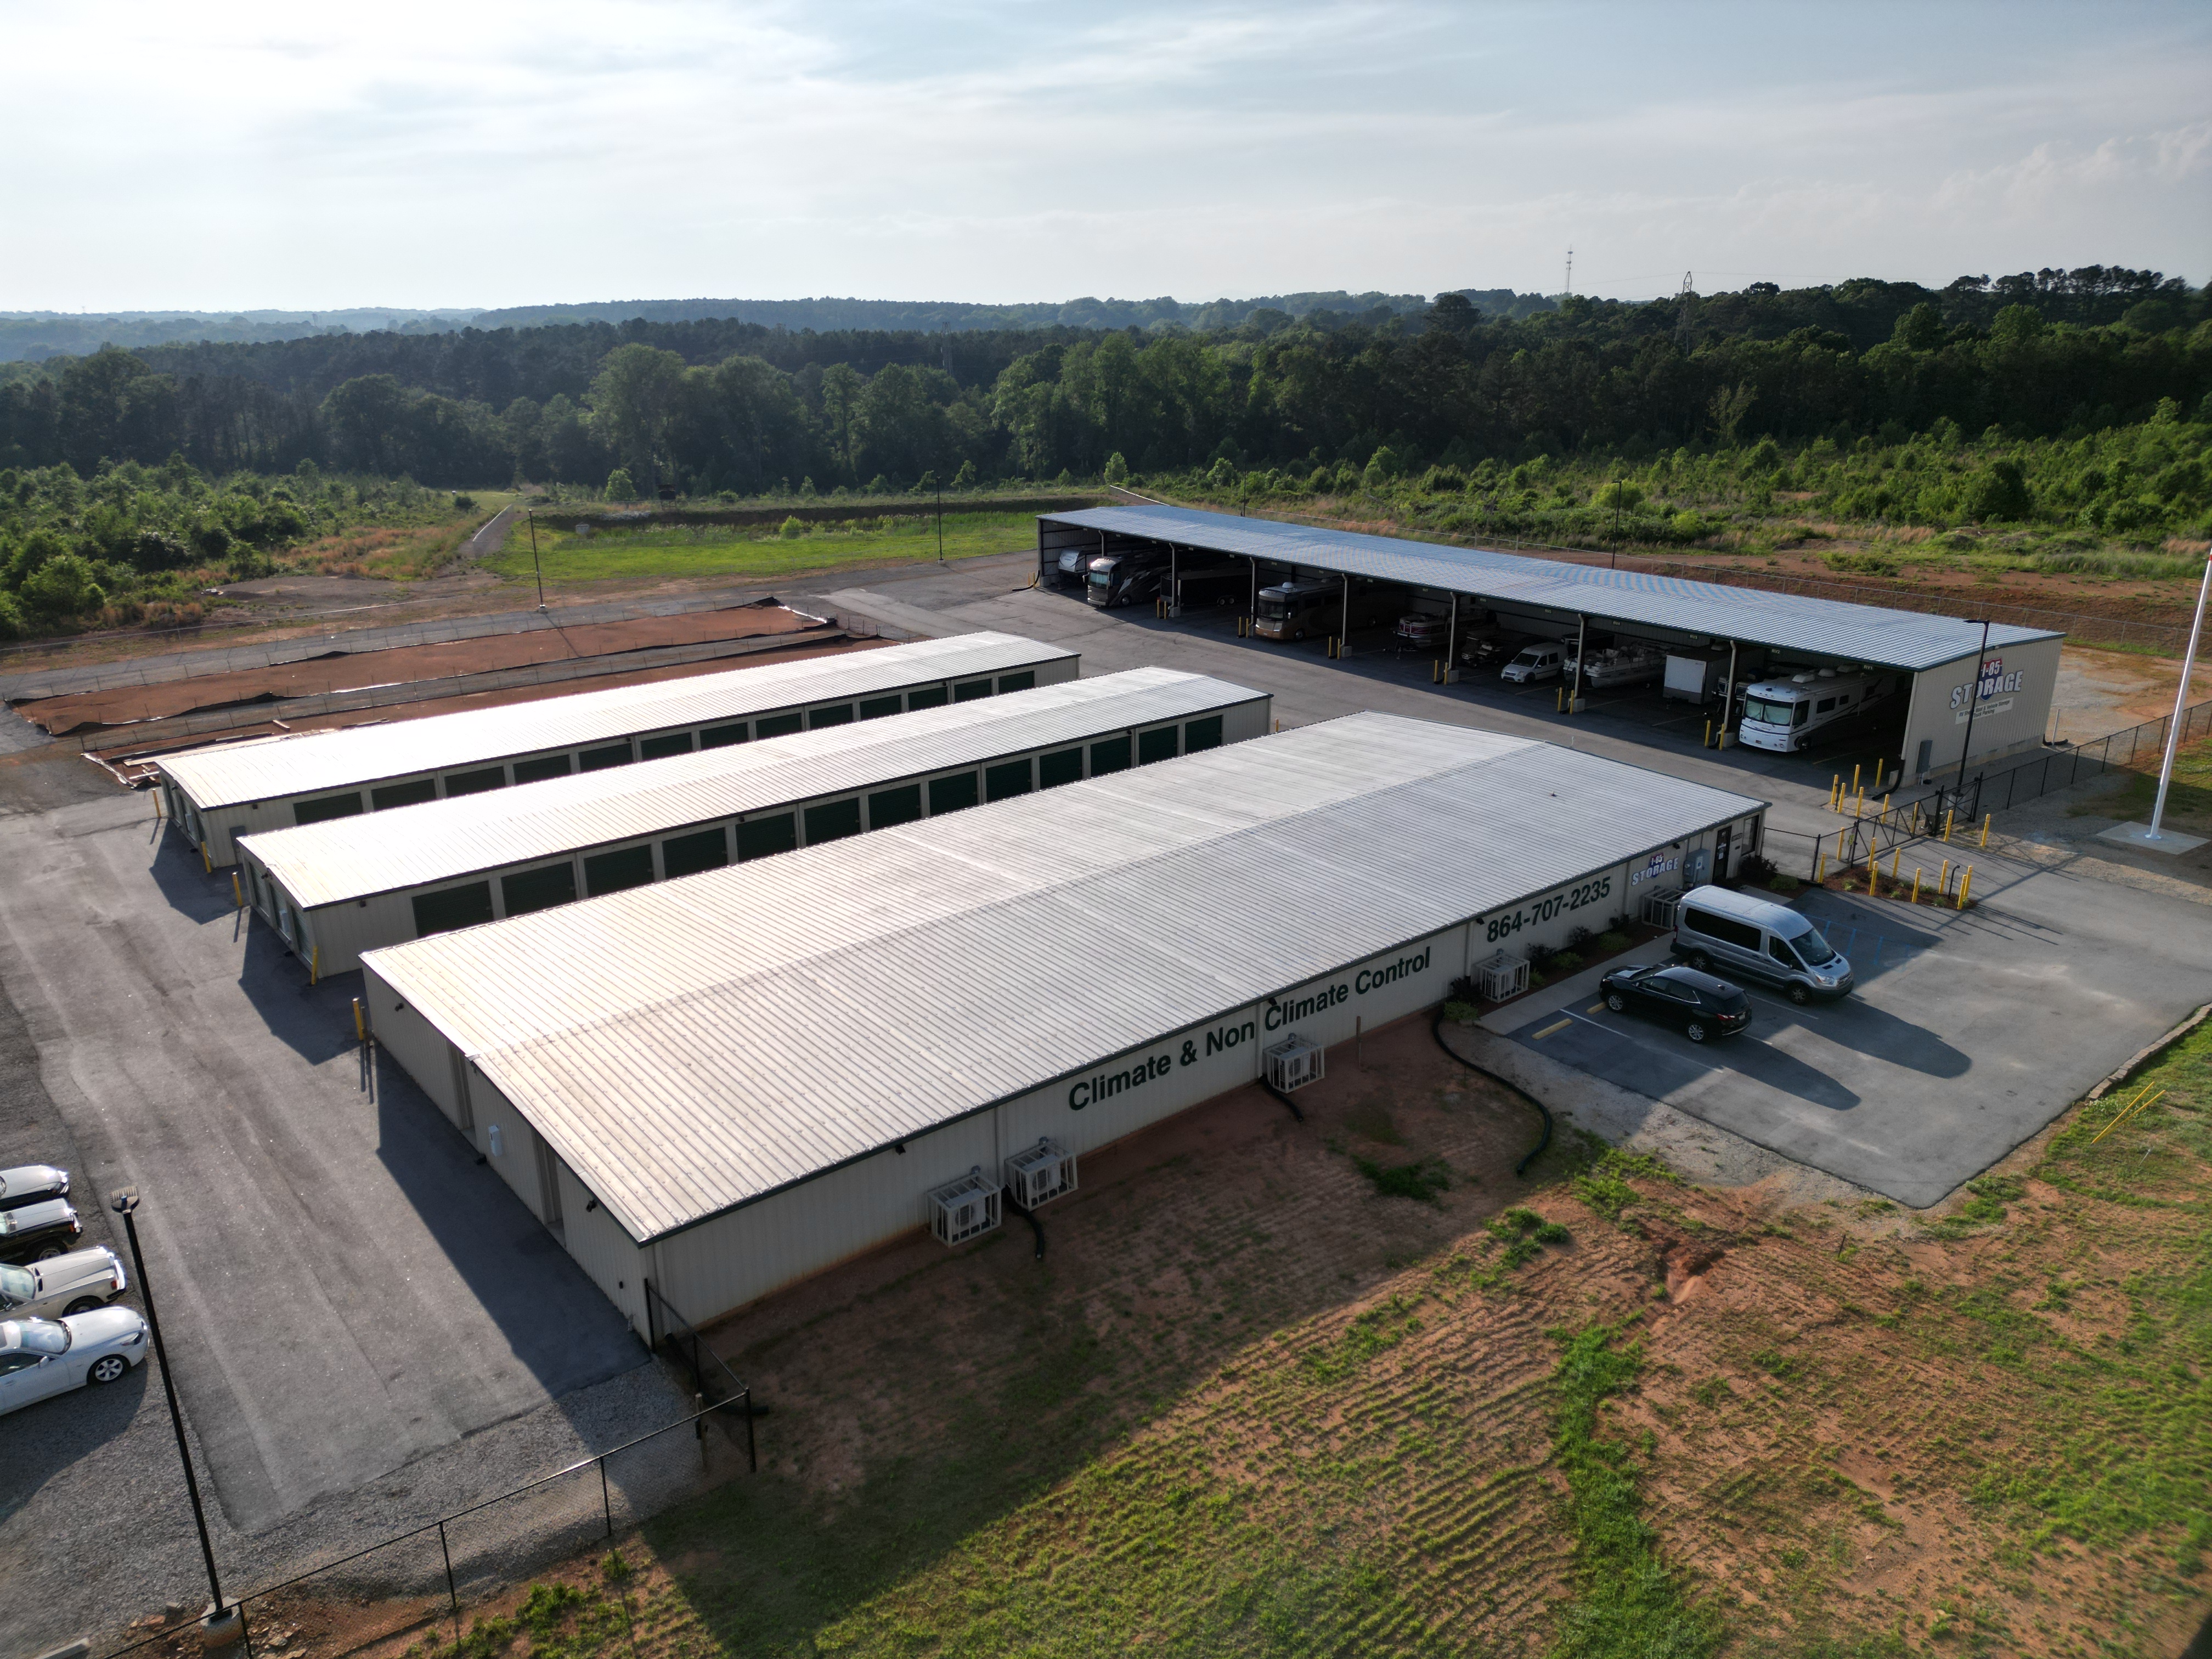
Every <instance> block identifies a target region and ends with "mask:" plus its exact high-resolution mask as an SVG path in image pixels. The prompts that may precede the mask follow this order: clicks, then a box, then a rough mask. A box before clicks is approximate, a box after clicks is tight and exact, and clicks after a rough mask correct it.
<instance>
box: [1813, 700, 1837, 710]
mask: <svg viewBox="0 0 2212 1659" xmlns="http://www.w3.org/2000/svg"><path fill="white" fill-rule="evenodd" d="M1835 706H1836V700H1835V699H1834V698H1833V697H1823V698H1821V699H1820V702H1816V703H1814V705H1813V712H1814V714H1826V713H1827V712H1828V711H1829V710H1830V709H1831V708H1834V707H1835Z"/></svg>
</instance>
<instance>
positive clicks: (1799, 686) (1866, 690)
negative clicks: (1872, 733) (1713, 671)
mask: <svg viewBox="0 0 2212 1659" xmlns="http://www.w3.org/2000/svg"><path fill="white" fill-rule="evenodd" d="M1897 690H1898V677H1897V676H1896V675H1894V674H1875V673H1869V672H1868V671H1866V670H1864V669H1861V668H1843V669H1838V668H1822V669H1819V670H1808V671H1806V672H1804V673H1802V674H1793V675H1791V676H1790V678H1788V679H1786V680H1762V681H1761V682H1759V684H1756V685H1753V686H1752V687H1751V688H1750V689H1749V690H1748V691H1747V692H1746V694H1745V696H1744V701H1743V724H1742V726H1741V727H1740V728H1739V729H1738V733H1737V735H1738V737H1739V738H1741V741H1742V743H1743V744H1744V746H1745V747H1747V748H1749V749H1771V750H1780V751H1782V752H1783V753H1785V754H1786V753H1788V752H1789V751H1790V750H1794V749H1805V748H1809V747H1810V746H1811V745H1812V744H1813V742H1814V739H1815V738H1817V737H1818V736H1819V735H1820V733H1821V732H1829V733H1830V735H1833V728H1835V727H1836V726H1840V725H1841V724H1842V723H1843V722H1844V721H1845V720H1857V718H1858V717H1859V716H1860V715H1862V714H1865V713H1866V712H1867V711H1868V710H1869V709H1870V708H1875V707H1876V706H1878V705H1879V704H1881V703H1883V702H1887V701H1888V700H1889V699H1890V698H1891V697H1893V696H1896V695H1897Z"/></svg>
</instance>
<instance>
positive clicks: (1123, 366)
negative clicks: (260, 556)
mask: <svg viewBox="0 0 2212 1659" xmlns="http://www.w3.org/2000/svg"><path fill="white" fill-rule="evenodd" d="M2207 319H2208V300H2207V295H2206V293H2205V292H2204V291H2203V290H2197V289H2191V288H2190V287H2189V286H2188V285H2187V284H2185V283H2181V282H2179V280H2174V279H2168V278H2166V277H2164V276H2160V274H2159V273H2156V272H2148V271H2131V270H2122V269H2119V268H2110V267H2096V266H2092V267H2085V268H2083V269H2081V270H2076V271H2072V272H2061V271H2055V270H2051V271H2044V272H2039V273H2022V274H2021V275H2020V276H2008V277H2003V278H1999V279H1997V280H1996V281H1995V282H1992V281H1990V280H1989V279H1987V278H1980V277H1962V278H1960V280H1959V281H1958V282H1956V283H1952V284H1950V285H1949V286H1948V287H1947V288H1945V289H1940V290H1935V289H1926V288H1923V287H1920V286H1919V285H1917V284H1912V283H1883V282H1878V281H1874V280H1871V279H1869V280H1866V281H1862V282H1856V283H1842V284H1838V285H1835V286H1832V287H1821V288H1816V289H1792V290H1787V291H1784V290H1783V289H1778V288H1777V287H1775V286H1774V285H1772V284H1766V283H1755V284H1753V285H1752V286H1750V287H1749V288H1747V289H1742V290H1741V291H1737V292H1732V293H1726V294H1717V295H1690V296H1687V297H1686V298H1683V299H1680V300H1672V299H1670V300H1666V301H1656V302H1652V303H1647V304H1631V303H1626V302H1618V301H1591V300H1586V299H1582V298H1579V297H1570V298H1568V299H1566V300H1565V301H1562V302H1561V303H1560V304H1559V306H1558V307H1556V308H1555V309H1553V310H1551V311H1548V312H1545V313H1540V314H1536V315H1531V316H1522V317H1518V318H1515V317H1510V316H1503V315H1496V314H1492V313H1486V312H1485V311H1484V310H1483V309H1482V308H1481V307H1479V306H1477V305H1475V304H1474V302H1473V301H1470V300H1468V298H1467V297H1466V296H1465V295H1443V296H1442V297H1441V298H1440V299H1439V300H1438V301H1436V302H1435V303H1434V304H1432V305H1431V306H1430V307H1427V308H1426V310H1425V311H1423V312H1421V313H1418V314H1413V315H1399V314H1392V315H1389V316H1387V317H1383V318H1381V319H1374V320H1361V321H1349V322H1345V323H1342V324H1341V325H1337V324H1335V323H1334V322H1333V321H1331V320H1330V319H1323V320H1322V321H1321V322H1316V320H1315V318H1314V316H1313V315H1311V314H1310V315H1309V316H1308V317H1306V318H1304V319H1299V318H1293V317H1291V316H1289V315H1288V314H1287V313H1281V312H1279V311H1275V312H1271V311H1267V310H1265V309H1262V310H1261V311H1256V312H1255V313H1251V314H1249V316H1248V317H1247V319H1246V320H1245V321H1243V323H1241V324H1240V325H1237V327H1235V328H1233V329H1226V330H1220V331H1212V332H1200V331H1192V330H1188V329H1184V328H1181V327H1169V328H1163V329H1157V330H1118V331H1080V330H1074V329H1068V328H1062V327H1055V328H1052V329H1044V330H1008V329H1002V330H992V331H980V330H979V331H966V332H961V333H939V334H927V333H922V332H918V331H915V332H905V333H898V332H868V331H854V332H849V333H835V334H815V333H811V332H805V331H800V332H797V333H794V332H792V331H785V330H776V329H769V328H765V327H763V326H761V325H756V324H747V323H738V322H732V321H728V320H709V319H695V320H690V321H684V322H673V323H652V322H647V321H642V320H638V321H632V322H629V323H625V324H623V325H605V324H583V325H561V326H557V327H550V328H538V329H518V330H501V331H462V332H460V333H458V334H443V335H415V336H406V335H397V334H389V335H366V336H355V337H319V338H315V339H304V340H292V341H286V342H282V343H275V344H265V345H227V344H221V343H216V344H207V345H193V346H169V347H161V348H154V349H145V350H139V351H124V350H119V349H111V350H103V351H100V352H98V353H95V354H94V355H92V356H88V357H82V358H75V359H69V360H64V361H63V362H58V363H57V364H52V365H46V366H42V367H41V368H40V369H38V370H36V371H33V370H31V369H30V368H28V366H22V365H18V366H15V373H14V374H13V375H12V377H11V378H10V379H9V380H8V381H7V383H6V384H4V385H0V465H7V466H13V467H16V468H19V469H20V468H26V467H44V466H51V465H55V464H57V463H66V464H68V465H70V466H71V467H72V468H74V469H75V470H76V471H77V472H78V473H79V474H81V475H89V474H91V473H93V472H94V471H97V470H98V468H99V467H100V465H101V463H102V462H103V461H113V462H120V461H125V460H132V461H137V462H139V463H141V464H143V465H164V464H166V463H167V461H168V459H169V458H170V457H171V456H176V457H178V458H179V459H181V460H182V461H183V462H184V463H185V464H186V465H191V466H192V467H194V468H197V469H198V470H199V471H204V472H209V473H214V474H223V473H228V472H232V471H256V472H263V473H271V472H280V471H281V472H289V471H293V470H295V468H296V467H297V466H298V465H300V464H301V462H303V461H305V462H311V463H313V464H314V465H317V466H319V467H321V468H324V469H325V470H327V471H339V472H349V473H362V474H369V475H376V476H382V477H408V478H410V479H413V480H415V481H416V482H418V483H425V484H435V485H442V486H447V487H459V486H467V485H470V484H475V483H494V482H501V481H505V480H507V479H508V478H511V477H526V478H528V479H531V480H532V481H536V482H541V483H564V484H570V485H575V486H580V487H582V488H586V489H598V488H602V487H604V485H605V482H606V480H607V479H608V478H609V477H610V475H611V474H612V473H613V472H614V471H616V470H617V469H620V470H622V471H624V472H625V473H627V474H628V476H629V478H630V479H631V480H632V481H633V485H634V487H635V488H637V489H641V490H642V491H651V490H653V489H659V488H660V487H663V486H665V487H667V488H671V489H675V490H678V491H679V492H681V493H684V494H686V495H714V494H734V495H757V494H762V493H768V492H775V491H781V490H792V489H804V488H811V489H814V490H816V491H817V492H819V493H823V494H827V493H829V492H831V491H834V490H836V489H848V490H849V489H867V488H869V487H870V486H872V485H873V486H879V487H886V488H888V487H897V488H905V487H908V486H910V485H911V484H912V483H913V482H914V481H915V479H917V478H919V477H922V476H923V475H925V474H927V475H929V476H931V477H934V478H937V479H942V480H951V479H954V478H959V477H966V478H971V479H975V480H979V481H989V480H995V479H1001V478H1009V477H1028V478H1036V479H1051V478H1054V477H1058V476H1060V474H1062V473H1066V474H1067V475H1070V476H1071V477H1100V476H1103V474H1104V472H1105V471H1106V470H1107V468H1108V466H1109V462H1111V461H1112V460H1113V458H1115V457H1116V456H1119V457H1120V458H1121V461H1120V465H1121V467H1122V468H1124V469H1125V470H1127V471H1134V472H1136V473H1139V474H1154V473H1163V472H1170V471H1182V470H1185V469H1189V468H1193V467H1199V468H1203V467H1206V466H1210V465H1212V464H1213V463H1215V462H1217V461H1225V462H1228V463H1230V464H1231V465H1233V466H1236V467H1239V468H1244V469H1250V468H1254V467H1295V468H1297V469H1299V470H1300V471H1302V472H1303V471H1310V470H1311V469H1312V468H1315V467H1320V466H1334V465H1338V464H1340V463H1348V464H1352V465H1355V466H1357V467H1364V465H1367V463H1368V462H1369V461H1370V460H1371V459H1372V458H1373V457H1374V456H1375V454H1376V452H1377V451H1382V450H1388V451H1389V452H1390V453H1391V454H1392V455H1393V456H1394V457H1395V458H1397V460H1398V463H1399V464H1400V465H1402V466H1404V467H1406V468H1408V469H1410V470H1411V471H1414V472H1419V471H1421V470H1422V469H1423V468H1425V467H1426V466H1429V465H1443V466H1449V467H1456V468H1461V469H1465V468H1467V467H1470V466H1472V465H1475V464H1476V463H1478V462H1480V461H1483V460H1486V459H1494V460H1498V461H1502V462H1507V463H1513V462H1518V461H1522V460H1526V459H1530V458H1532V457H1534V456H1536V455H1540V454H1552V455H1572V454H1576V453H1587V452H1592V451H1599V450H1602V451H1605V452H1607V453H1621V454H1624V455H1626V456H1629V457H1631V458H1636V457H1638V456H1641V455H1649V454H1653V453H1661V452H1668V451H1672V450H1674V449H1675V448H1678V447H1685V446H1689V447H1697V446H1721V447H1730V446H1737V445H1741V444H1747V443H1750V442H1753V441H1756V440H1758V439H1759V438H1761V437H1771V438H1773V439H1775V440H1777V441H1781V442H1784V443H1797V444H1802V443H1806V442H1810V441H1813V440H1814V439H1816V438H1821V437H1826V438H1828V439H1830V440H1831V441H1837V442H1842V443H1848V442H1850V441H1854V440H1856V439H1857V438H1860V437H1867V438H1870V439H1878V440H1880V441H1883V442H1885V443H1892V444H1894V443H1897V442H1899V441H1903V439H1904V438H1905V437H1906V436H1909V435H1911V434H1913V433H1917V432H1924V431H1927V430H1929V428H1931V427H1932V426H1933V425H1934V424H1935V423H1936V422H1939V421H1942V422H1951V423H1953V424H1954V425H1955V426H1956V427H1958V428H1960V429H1961V430H1963V431H1966V432H1968V433H1974V434H1978V433H1981V432H1984V430H1986V429H1988V428H1992V427H1995V428H1999V429H2000V430H2001V431H2002V432H2004V433H2008V434H2011V435H2015V436H2017V437H2021V438H2026V437H2031V436H2038V437H2053V436H2057V435H2062V434H2065V433H2069V432H2073V433H2087V432H2093V431H2097V430H2101V429H2105V428H2114V427H2119V426H2124V425H2129V424H2132V423H2136V422H2142V421H2143V420H2146V419H2148V417H2149V416H2150V414H2151V412H2152V411H2153V410H2154V409H2155V408H2156V407H2157V406H2158V405H2159V404H2160V400H2161V399H2166V400H2171V401H2172V402H2173V403H2175V404H2177V405H2178V406H2179V407H2181V408H2183V409H2185V410H2192V411H2193V410H2196V409H2197V407H2198V406H2199V405H2200V404H2202V402H2203V399H2204V398H2205V397H2206V396H2207V395H2208V394H2212V329H2208V328H2207V327H2206V326H2205V324H2206V321H2207Z"/></svg>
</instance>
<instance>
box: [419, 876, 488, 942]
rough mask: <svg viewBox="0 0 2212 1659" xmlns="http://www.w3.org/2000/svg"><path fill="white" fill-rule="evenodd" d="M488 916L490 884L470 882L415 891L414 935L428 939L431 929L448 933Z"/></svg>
mask: <svg viewBox="0 0 2212 1659" xmlns="http://www.w3.org/2000/svg"><path fill="white" fill-rule="evenodd" d="M490 920H491V884H490V883H489V882H488V881H477V882H471V883H470V884H469V885H467V886H466V887H448V888H447V889H446V890H445V891H443V892H441V893H417V894H416V896H415V937H416V938H417V939H428V938H429V937H430V935H431V934H433V933H452V932H453V929H454V928H456V927H475V926H476V925H477V923H479V922H484V921H490Z"/></svg>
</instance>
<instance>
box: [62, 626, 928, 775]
mask: <svg viewBox="0 0 2212 1659" xmlns="http://www.w3.org/2000/svg"><path fill="white" fill-rule="evenodd" d="M890 643H891V641H889V640H848V639H846V638H845V637H844V636H842V635H839V636H837V637H836V639H834V640H826V641H823V642H822V643H821V644H819V645H795V646H793V647H791V648H790V649H788V650H784V651H760V652H753V653H748V654H747V655H746V656H745V657H744V658H743V659H741V660H739V661H737V662H732V661H730V660H729V659H726V658H718V659H708V661H705V662H678V663H670V664H668V665H665V666H664V667H660V668H641V669H635V670H633V671H630V672H629V673H615V674H594V675H592V676H591V677H589V678H583V679H573V680H556V681H554V682H552V683H551V684H547V685H511V686H508V687H507V688H505V689H504V690H498V691H471V692H468V693H466V694H465V695H463V696H456V697H433V698H430V699H429V700H428V701H426V702H405V703H393V704H388V705H386V706H385V707H383V708H357V709H352V710H349V711H341V712H339V713H337V714H312V715H307V716H306V717H303V718H301V719H300V720H264V721H262V722H260V723H259V724H258V725H253V726H237V727H234V728H233V729H230V730H227V731H225V732H222V734H221V736H219V737H210V736H208V735H207V734H205V733H202V734H200V735H198V736H197V737H188V738H175V739H173V741H170V742H167V743H158V744H143V745H141V744H128V743H125V744H118V745H117V746H116V747H115V748H112V749H99V750H87V751H86V752H87V753H88V755H89V756H90V757H91V758H92V759H94V760H96V761H98V762H100V763H101V764H102V765H103V766H106V768H107V769H109V770H110V771H112V772H113V773H114V774H115V775H116V776H117V777H118V778H120V779H121V780H122V781H124V782H125V783H127V784H136V783H137V782H139V781H141V780H142V779H143V778H145V777H146V776H148V775H149V774H150V773H151V771H152V768H151V767H150V766H149V764H147V763H148V762H149V760H150V759H151V758H153V757H155V756H159V755H164V754H169V753H173V752H174V751H176V750H181V749H204V748H207V747H208V746H209V745H210V744H215V743H234V742H236V741H237V740H238V739H239V738H268V737H275V736H276V735H277V734H278V733H280V732H321V731H330V730H334V729H335V728H337V727H338V726H371V725H376V724H379V723H381V722H384V721H388V720H420V719H422V717H423V716H424V715H426V714H456V713H459V711H460V710H462V709H465V708H504V707H505V706H506V705H507V704H509V703H516V702H538V700H539V699H541V698H544V697H569V696H575V695H576V694H577V693H579V692H582V691H611V690H613V689H614V688H615V687H617V686H618V685H645V684H650V683H652V682H653V681H656V680H680V679H683V678H685V677H687V676H689V675H692V674H722V673H727V672H729V671H731V670H732V669H733V668H740V667H742V668H766V667H768V666H769V665H770V664H772V663H779V662H811V661H812V660H813V659H815V658H817V657H838V656H842V655H844V654H845V653H847V652H849V651H873V650H875V649H877V648H878V647H881V646H886V645H889V644H890Z"/></svg>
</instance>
